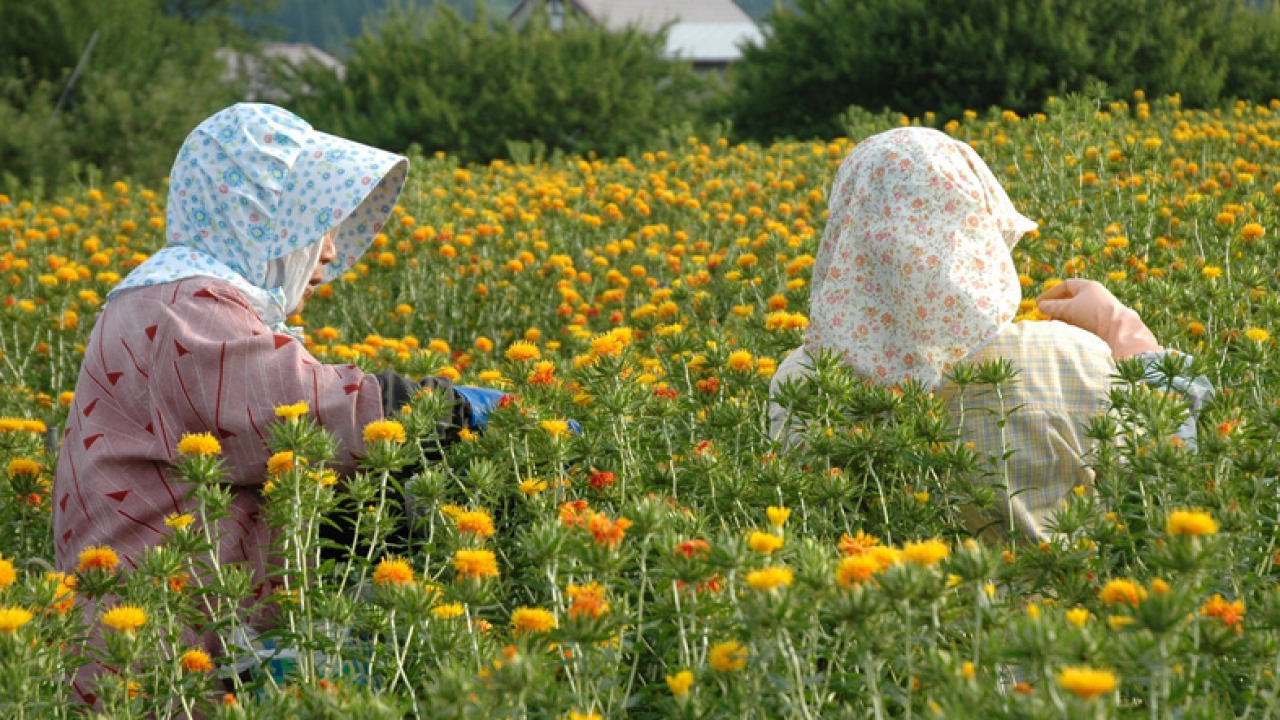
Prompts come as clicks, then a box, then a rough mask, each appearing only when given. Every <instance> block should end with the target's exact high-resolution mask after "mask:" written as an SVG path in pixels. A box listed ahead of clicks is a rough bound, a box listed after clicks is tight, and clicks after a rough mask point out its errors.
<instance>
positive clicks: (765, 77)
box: [728, 0, 1280, 138]
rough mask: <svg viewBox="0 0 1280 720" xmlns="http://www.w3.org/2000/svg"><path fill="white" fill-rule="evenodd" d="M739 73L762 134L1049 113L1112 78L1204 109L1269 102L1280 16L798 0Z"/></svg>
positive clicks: (1024, 3) (1041, 0)
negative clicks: (993, 110)
mask: <svg viewBox="0 0 1280 720" xmlns="http://www.w3.org/2000/svg"><path fill="white" fill-rule="evenodd" d="M795 5H796V9H795V10H794V11H792V10H787V9H785V8H783V9H779V10H778V11H777V12H775V13H774V14H773V15H772V16H770V20H769V24H770V31H769V32H770V35H771V37H770V40H769V42H768V43H767V44H766V45H764V46H763V47H758V48H750V49H748V50H747V51H746V56H745V59H744V61H743V62H742V63H740V64H739V66H738V67H737V68H735V71H736V72H735V75H736V80H737V83H736V87H735V89H734V94H733V97H732V98H731V100H730V108H729V110H728V112H729V114H730V115H731V116H732V117H733V118H734V120H735V123H736V126H737V128H738V129H739V131H740V132H741V133H742V134H744V135H747V136H750V137H755V138H773V137H779V136H785V135H793V136H815V135H828V136H829V135H831V134H834V133H837V132H839V123H838V121H837V117H838V116H839V114H840V113H841V112H842V111H843V110H844V109H845V108H847V107H848V106H850V105H859V106H862V107H866V108H871V109H877V110H878V109H880V108H884V107H889V108H892V109H893V110H897V111H900V112H904V113H909V114H912V115H919V114H921V113H923V112H925V111H937V112H938V113H939V114H940V115H942V116H944V117H946V116H953V117H954V116H957V115H959V114H960V113H961V111H963V110H964V109H966V108H973V109H985V108H987V107H990V106H992V105H1001V106H1003V107H1006V108H1011V109H1013V110H1016V111H1019V112H1027V111H1032V110H1037V109H1039V108H1040V106H1041V105H1042V104H1043V102H1044V100H1045V99H1046V98H1047V97H1048V96H1050V95H1054V94H1059V93H1063V92H1066V91H1071V90H1079V89H1082V88H1083V87H1085V85H1086V84H1087V83H1088V82H1089V81H1091V80H1102V81H1104V82H1106V83H1108V84H1110V85H1111V86H1112V89H1113V90H1114V91H1115V93H1116V94H1117V95H1121V96H1123V95H1126V94H1127V93H1129V92H1130V91H1132V90H1136V89H1143V90H1146V91H1148V92H1152V93H1161V94H1164V93H1174V92H1178V93H1181V94H1182V95H1183V99H1184V101H1185V102H1186V103H1187V104H1189V105H1195V106H1203V105H1207V104H1211V103H1214V102H1216V101H1218V100H1219V99H1223V98H1227V97H1231V96H1248V97H1254V98H1266V97H1270V96H1272V95H1273V94H1275V92H1276V91H1275V86H1276V83H1277V80H1280V54H1278V53H1277V52H1276V50H1277V45H1278V44H1280V11H1278V10H1277V6H1276V4H1275V3H1274V2H1270V1H1268V2H1265V3H1256V2H1255V3H1251V4H1250V5H1249V6H1248V7H1246V6H1245V5H1244V4H1242V3H1241V2H1240V1H1239V0H1225V1H1224V0H1134V1H1133V2H1125V3H1115V2H1109V1H1108V0H797V2H796V3H795Z"/></svg>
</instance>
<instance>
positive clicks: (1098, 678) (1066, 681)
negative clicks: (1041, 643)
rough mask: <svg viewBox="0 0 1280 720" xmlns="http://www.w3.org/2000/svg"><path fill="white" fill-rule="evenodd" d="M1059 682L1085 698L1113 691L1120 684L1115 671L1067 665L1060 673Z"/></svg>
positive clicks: (1088, 698)
mask: <svg viewBox="0 0 1280 720" xmlns="http://www.w3.org/2000/svg"><path fill="white" fill-rule="evenodd" d="M1058 684H1059V685H1061V686H1062V687H1063V688H1065V689H1067V690H1070V691H1071V692H1073V693H1075V694H1076V695H1078V696H1079V697H1082V698H1084V699H1085V700H1092V699H1093V698H1095V697H1097V696H1099V695H1105V694H1106V693H1109V692H1113V691H1115V689H1116V686H1117V685H1119V683H1118V681H1117V680H1116V676H1115V674H1114V673H1112V672H1110V671H1108V670H1094V669H1092V668H1086V667H1067V668H1063V669H1062V671H1061V672H1059V673H1058Z"/></svg>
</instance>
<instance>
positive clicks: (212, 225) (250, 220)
mask: <svg viewBox="0 0 1280 720" xmlns="http://www.w3.org/2000/svg"><path fill="white" fill-rule="evenodd" d="M408 172H409V161H408V160H407V159H406V158H404V157H401V156H399V155H395V154H393V153H388V152H384V151H382V150H378V149H376V148H371V147H368V146H366V145H361V144H360V143H356V142H352V141H350V140H344V139H343V138H340V137H335V136H333V135H329V134H327V133H322V132H319V131H317V130H315V129H313V128H312V127H311V126H310V125H309V124H307V123H306V121H304V120H302V118H299V117H298V116H296V115H294V114H293V113H290V112H288V111H287V110H283V109H281V108H278V107H275V106H274V105H263V104H256V103H241V104H238V105H233V106H232V107H229V108H227V109H225V110H222V111H221V112H219V113H217V114H216V115H214V116H212V117H210V118H209V119H208V120H205V121H204V122H203V123H201V124H200V126H199V127H197V128H196V129H195V130H194V131H192V133H191V135H189V136H188V137H187V140H186V142H185V143H183V145H182V149H181V150H180V151H178V157H177V160H175V161H174V163H173V170H172V171H171V172H170V175H169V205H168V218H167V232H168V246H167V247H165V248H164V249H163V250H161V251H159V252H157V253H156V254H155V255H152V256H151V257H150V258H149V259H148V260H147V261H146V262H144V263H142V264H141V265H139V266H138V267H137V268H135V269H134V270H133V272H131V273H129V275H128V276H127V277H126V278H125V279H124V280H123V281H122V282H121V283H120V284H119V285H117V286H116V287H115V288H113V289H112V290H111V292H110V293H108V295H107V297H108V300H109V299H110V298H112V297H115V295H116V294H118V293H119V292H121V291H123V290H127V289H129V288H135V287H144V286H147V285H159V284H161V283H167V282H173V281H175V280H181V279H183V278H189V277H195V276H205V277H214V278H218V279H220V280H225V281H227V282H229V283H231V284H232V285H234V286H235V287H236V288H237V289H238V290H239V291H240V292H241V293H243V294H244V296H245V298H246V299H247V300H248V301H249V303H250V304H251V305H252V306H253V308H254V309H255V310H256V311H257V313H258V315H259V316H260V317H261V318H262V321H263V322H264V323H266V324H267V325H268V326H273V327H283V324H284V320H285V316H286V314H287V313H288V312H289V310H291V309H292V308H293V307H294V306H295V305H297V303H298V301H299V300H300V299H301V296H302V292H303V290H304V289H305V287H306V280H307V278H309V277H310V275H311V272H312V269H313V268H314V267H315V263H316V260H317V258H318V257H319V254H320V240H321V239H322V238H323V237H324V236H325V235H326V234H327V233H329V232H330V231H331V230H336V232H335V234H334V244H335V246H336V247H337V253H338V254H337V258H336V259H335V260H334V261H333V262H332V263H331V264H329V265H328V266H327V267H326V268H325V270H324V281H325V282H330V281H332V280H334V279H335V278H337V277H339V276H341V275H342V273H344V272H346V271H347V270H348V269H350V268H352V267H354V266H355V264H356V261H357V260H358V259H359V258H360V256H361V255H363V254H364V252H365V250H367V249H368V248H369V245H370V244H371V243H372V242H373V239H374V237H376V236H377V234H378V233H379V232H381V230H382V226H383V223H385V222H386V220H387V217H388V216H390V215H391V212H392V210H393V208H394V207H395V204H396V200H397V199H398V198H399V197H400V192H401V190H403V189H404V183H405V178H406V177H407V175H408Z"/></svg>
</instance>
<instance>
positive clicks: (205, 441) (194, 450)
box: [178, 433, 222, 456]
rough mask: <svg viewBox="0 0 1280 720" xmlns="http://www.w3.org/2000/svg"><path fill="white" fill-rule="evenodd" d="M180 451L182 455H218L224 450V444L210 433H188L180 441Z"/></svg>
mask: <svg viewBox="0 0 1280 720" xmlns="http://www.w3.org/2000/svg"><path fill="white" fill-rule="evenodd" d="M178 452H179V453H181V454H182V455H199V456H208V455H217V454H218V453H220V452H222V444H221V443H219V442H218V439H217V438H215V437H214V436H213V435H212V434H210V433H195V434H191V433H188V434H186V435H183V436H182V440H180V441H178Z"/></svg>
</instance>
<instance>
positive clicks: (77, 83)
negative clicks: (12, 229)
mask: <svg viewBox="0 0 1280 720" xmlns="http://www.w3.org/2000/svg"><path fill="white" fill-rule="evenodd" d="M218 4H219V5H222V6H225V7H228V8H229V7H232V6H243V5H244V4H245V3H243V2H241V3H237V2H224V3H218ZM206 10H207V11H209V12H212V11H213V8H212V6H210V7H208V8H206ZM95 36H96V41H95V43H94V44H93V46H92V51H91V52H87V51H88V50H89V48H90V39H91V38H94V37H95ZM242 40H243V35H242V34H241V31H239V30H237V29H236V28H235V27H233V26H232V25H229V24H228V21H227V17H226V16H225V15H222V14H220V13H213V14H212V15H209V16H207V17H200V18H183V17H177V16H175V15H170V14H167V13H166V12H165V9H164V8H163V7H162V6H161V3H160V2H159V0H41V1H40V2H33V3H0V126H2V127H4V129H5V130H4V132H3V133H0V172H2V173H3V174H4V175H6V176H8V177H10V178H11V180H10V181H9V182H8V184H9V185H14V184H23V185H25V184H28V183H30V182H32V181H34V180H35V179H37V178H42V179H44V180H45V181H47V182H48V183H50V184H52V185H55V186H56V185H60V184H62V183H65V182H66V181H68V180H70V179H71V178H72V177H73V176H74V175H75V174H76V172H77V170H78V168H80V167H83V166H90V165H91V166H94V167H96V168H98V169H100V170H102V171H104V172H106V173H109V174H111V175H113V176H119V175H135V176H138V177H139V178H141V179H144V180H145V181H146V182H157V181H159V180H160V179H161V178H163V177H164V175H165V174H166V173H167V171H168V169H169V166H170V164H171V163H172V162H173V157H174V155H175V154H176V153H177V150H178V147H179V146H180V145H181V143H182V140H183V138H185V137H186V135H187V134H188V133H189V132H190V131H191V130H192V129H193V128H194V127H195V126H196V125H197V124H199V122H200V121H201V120H203V119H204V118H205V117H207V116H209V115H211V114H212V113H213V112H215V111H217V110H218V109H220V108H222V107H225V106H226V105H229V104H231V103H232V102H234V101H235V99H236V97H237V93H236V89H235V88H234V87H232V86H229V85H227V84H226V83H225V82H224V80H223V77H222V75H223V72H224V68H223V65H222V63H221V62H220V61H218V60H217V58H216V57H215V56H214V53H215V51H216V50H217V49H218V48H219V47H221V46H223V45H224V44H227V43H228V42H236V41H242ZM82 62H83V65H82V68H81V72H80V74H79V75H78V76H76V77H74V83H72V79H73V77H72V76H73V73H74V70H75V68H76V67H77V65H79V64H81V63H82Z"/></svg>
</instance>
